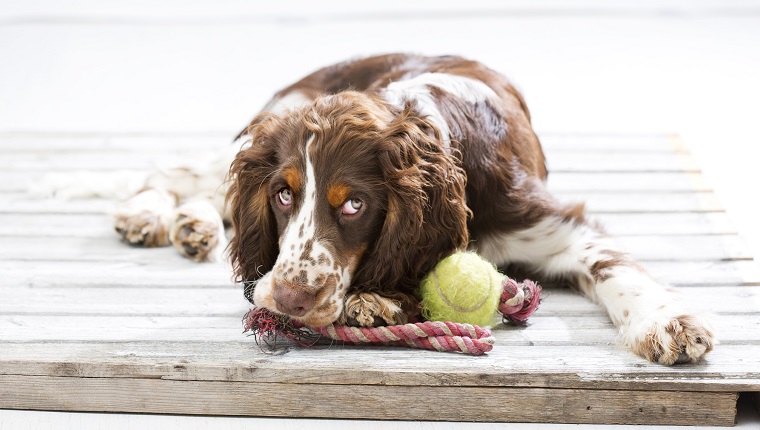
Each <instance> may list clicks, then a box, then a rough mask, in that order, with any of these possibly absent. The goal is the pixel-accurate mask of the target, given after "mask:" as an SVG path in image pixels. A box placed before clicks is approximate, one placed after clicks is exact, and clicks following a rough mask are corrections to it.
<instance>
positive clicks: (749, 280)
mask: <svg viewBox="0 0 760 430" xmlns="http://www.w3.org/2000/svg"><path fill="white" fill-rule="evenodd" d="M644 267H645V268H646V269H647V271H648V272H649V273H650V274H651V275H652V276H654V277H655V278H656V279H658V280H660V281H661V282H665V283H668V284H672V285H680V286H686V285H694V286H702V287H715V286H722V285H760V266H758V263H757V262H756V261H752V260H744V261H741V260H739V261H647V262H645V263H644Z"/></svg>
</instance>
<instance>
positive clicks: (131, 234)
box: [112, 188, 176, 248]
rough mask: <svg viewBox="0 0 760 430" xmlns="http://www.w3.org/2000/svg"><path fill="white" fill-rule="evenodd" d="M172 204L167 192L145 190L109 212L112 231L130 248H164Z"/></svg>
mask: <svg viewBox="0 0 760 430" xmlns="http://www.w3.org/2000/svg"><path fill="white" fill-rule="evenodd" d="M175 203H176V197H175V196H174V195H173V194H171V193H170V192H168V191H165V190H160V189H155V188H146V189H144V190H143V191H141V192H139V193H137V194H135V195H134V196H132V197H130V198H129V199H127V200H125V201H123V202H121V203H119V204H118V205H117V206H116V208H115V209H114V210H113V211H112V214H113V217H114V223H113V227H114V230H116V232H117V233H118V234H119V235H120V236H121V238H122V240H124V242H127V243H128V244H130V245H136V246H145V247H148V248H150V247H155V246H168V245H169V228H170V226H171V215H172V209H173V208H174V205H175Z"/></svg>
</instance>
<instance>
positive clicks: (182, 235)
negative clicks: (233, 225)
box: [171, 213, 223, 261]
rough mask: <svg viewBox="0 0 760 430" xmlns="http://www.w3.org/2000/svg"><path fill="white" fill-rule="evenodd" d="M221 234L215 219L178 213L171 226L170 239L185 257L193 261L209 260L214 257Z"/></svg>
mask: <svg viewBox="0 0 760 430" xmlns="http://www.w3.org/2000/svg"><path fill="white" fill-rule="evenodd" d="M220 232H222V233H220ZM221 234H223V230H221V228H220V226H219V224H218V222H216V220H213V221H209V220H202V219H196V218H194V217H192V216H189V215H187V214H183V213H179V214H178V215H177V217H176V219H175V222H174V227H173V228H172V233H171V241H172V243H173V244H174V246H175V247H176V248H177V249H178V250H179V252H180V253H182V255H184V256H186V257H187V258H189V259H191V260H194V261H211V260H215V259H216V251H217V250H218V249H219V247H220V241H221V239H222V238H221V237H220V235H221Z"/></svg>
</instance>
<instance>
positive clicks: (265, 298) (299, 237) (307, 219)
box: [254, 136, 351, 319]
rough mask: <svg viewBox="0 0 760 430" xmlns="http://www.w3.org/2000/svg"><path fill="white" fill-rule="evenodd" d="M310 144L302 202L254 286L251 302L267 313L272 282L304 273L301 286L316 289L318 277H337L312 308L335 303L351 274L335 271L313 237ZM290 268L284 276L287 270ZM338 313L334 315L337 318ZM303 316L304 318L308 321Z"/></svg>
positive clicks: (341, 269) (314, 196)
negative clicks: (273, 258)
mask: <svg viewBox="0 0 760 430" xmlns="http://www.w3.org/2000/svg"><path fill="white" fill-rule="evenodd" d="M313 141H314V137H313V136H312V137H311V138H310V139H309V140H308V141H307V142H306V146H305V148H304V151H305V159H306V177H305V178H304V181H303V187H302V191H301V193H302V195H303V203H302V205H301V208H300V209H299V210H298V213H297V214H294V215H293V216H292V217H291V220H290V222H289V223H288V226H287V227H286V229H285V233H284V234H283V235H282V238H281V240H280V254H279V255H278V256H277V261H276V262H275V265H274V268H273V269H272V271H271V272H270V273H267V274H266V275H265V276H264V277H262V278H261V279H260V280H259V282H258V283H257V284H256V290H255V292H254V301H255V302H256V304H257V305H259V306H265V307H267V308H269V309H271V310H276V309H277V308H276V303H274V300H273V299H272V292H273V288H274V285H273V282H275V281H280V280H283V279H292V278H293V277H296V276H300V274H302V273H303V274H305V279H303V280H302V281H305V282H306V285H304V286H305V287H309V288H310V289H312V290H316V289H317V288H319V287H321V286H322V285H320V284H319V283H318V279H319V278H321V277H322V278H324V277H325V276H328V275H335V276H338V277H339V279H338V281H337V285H336V290H335V293H334V294H333V295H332V296H331V297H326V298H325V299H324V301H323V303H317V304H316V306H315V309H317V308H319V306H320V305H322V304H324V303H334V302H337V301H338V300H339V299H340V298H341V297H342V296H343V293H344V292H345V290H346V288H348V285H349V284H350V282H351V273H350V270H349V268H348V267H341V266H340V265H338V268H337V269H336V268H335V257H334V256H333V255H332V253H331V252H330V251H329V249H328V248H327V247H325V246H324V244H323V243H321V242H320V240H319V238H318V237H317V236H316V219H317V214H316V208H317V180H316V175H315V170H314V165H313V164H312V161H311V157H310V156H309V147H310V146H311V144H312V142H313ZM309 243H310V244H311V249H310V250H309V252H308V254H307V255H306V256H304V257H305V258H302V254H303V253H304V250H305V249H306V248H307V246H308V244H309ZM289 269H292V271H290V272H289V273H288V270H289ZM341 308H342V307H341V306H337V307H336V311H337V312H339V311H340V310H341ZM338 316H339V314H336V315H334V318H336V319H337V317H338ZM309 317H310V315H309V314H307V315H305V316H304V318H309Z"/></svg>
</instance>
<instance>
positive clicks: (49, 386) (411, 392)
mask: <svg viewBox="0 0 760 430" xmlns="http://www.w3.org/2000/svg"><path fill="white" fill-rule="evenodd" d="M272 385H273V384H260V383H239V382H198V381H170V380H162V379H126V378H124V379H101V378H55V377H44V376H40V377H16V376H0V399H2V400H0V407H3V408H11V409H39V408H44V409H52V410H80V411H95V412H100V411H111V412H147V413H174V414H193V415H205V414H215V415H259V416H280V417H314V418H327V417H330V418H355V419H391V420H392V419H395V420H400V419H403V420H432V421H516V422H562V423H608V424H609V423H627V424H640V423H649V424H659V425H668V424H670V425H679V424H684V423H686V422H695V421H698V422H700V423H702V424H704V425H724V426H725V425H733V423H734V417H735V415H736V399H737V398H738V395H737V394H736V393H712V392H701V393H696V392H678V391H671V392H667V393H663V392H658V391H614V390H573V389H561V388H554V389H546V388H510V387H398V386H393V385H380V386H367V385H320V384H317V385H314V384H276V385H277V386H276V387H272ZM463 399H467V400H466V401H463ZM420 400H422V403H420ZM454 405H456V406H454ZM533 411H540V413H536V412H533Z"/></svg>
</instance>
